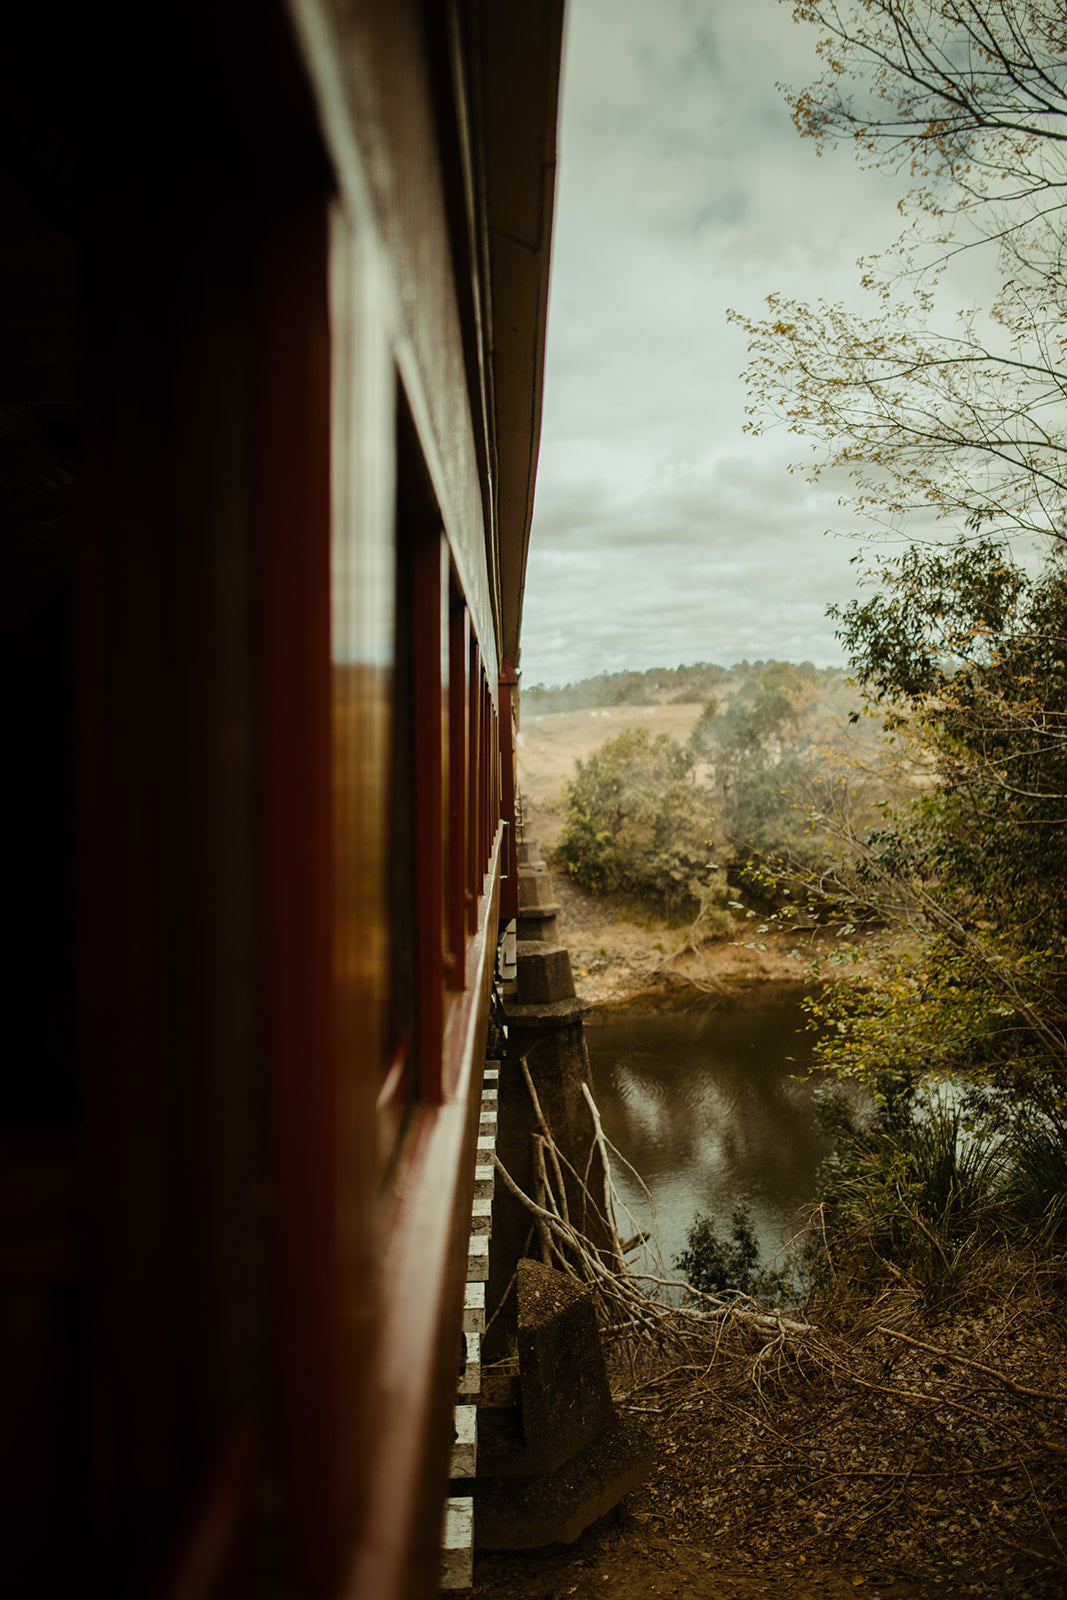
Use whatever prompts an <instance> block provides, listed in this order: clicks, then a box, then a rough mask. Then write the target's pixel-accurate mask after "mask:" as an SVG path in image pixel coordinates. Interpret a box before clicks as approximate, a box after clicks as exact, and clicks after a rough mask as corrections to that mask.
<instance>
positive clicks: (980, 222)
mask: <svg viewBox="0 0 1067 1600" xmlns="http://www.w3.org/2000/svg"><path fill="white" fill-rule="evenodd" d="M793 10H794V15H795V17H796V18H797V19H798V20H800V21H803V22H807V23H812V24H814V25H815V26H817V27H819V28H820V29H821V30H822V39H821V43H820V46H819V49H820V53H821V55H822V57H823V60H824V62H825V72H824V75H823V77H822V78H821V79H820V81H819V82H818V83H817V84H815V85H814V86H813V87H811V88H808V89H804V90H802V91H799V92H795V93H793V94H792V101H793V111H794V119H795V121H796V124H797V127H798V129H799V130H800V132H801V134H802V135H803V136H806V137H811V138H815V139H817V140H819V141H828V142H838V141H842V140H850V141H851V142H852V144H853V146H854V147H855V149H856V150H857V152H858V154H859V155H860V157H861V159H864V160H866V161H867V162H869V163H872V164H876V165H879V166H890V167H892V168H893V169H906V170H907V171H908V173H909V176H910V177H911V179H912V180H913V182H914V187H913V188H912V190H911V191H910V194H909V196H908V197H907V200H906V201H905V202H904V204H905V207H906V209H908V210H910V212H911V215H912V217H913V222H912V225H911V227H910V228H909V230H908V231H907V232H906V233H905V235H904V237H903V239H902V241H901V243H900V245H899V247H898V249H897V251H896V252H895V253H894V254H893V255H892V256H891V257H890V258H888V259H887V260H885V261H883V262H881V263H877V264H876V263H871V262H869V263H866V264H865V270H864V273H863V278H862V281H863V283H864V284H865V285H866V287H867V288H868V289H870V290H871V292H872V293H873V294H874V296H875V301H876V304H875V309H874V311H873V314H872V315H871V316H869V317H862V316H858V315H855V314H853V313H851V312H849V311H848V310H846V309H845V308H844V307H843V306H841V305H830V304H827V303H826V302H819V303H818V304H817V305H816V306H814V307H811V306H804V305H801V304H799V303H797V302H795V301H791V300H789V299H787V298H785V297H783V296H780V295H772V296H770V297H769V300H768V308H769V315H768V316H767V317H766V318H765V319H762V320H753V319H750V318H746V317H743V316H740V315H738V314H732V315H733V319H734V320H735V321H736V322H738V323H739V324H740V325H741V326H742V327H744V328H745V330H746V331H747V333H748V335H749V339H750V346H751V351H752V358H753V359H752V364H751V366H750V370H749V375H748V376H749V383H750V387H751V389H752V392H753V396H754V399H753V404H752V406H751V408H750V422H749V427H750V429H751V430H752V431H753V432H756V433H760V432H762V431H763V429H764V427H765V426H766V423H765V421H764V417H765V416H766V415H767V414H768V413H770V414H771V415H774V416H776V417H777V418H778V419H779V420H781V421H784V422H785V424H786V425H787V426H788V427H789V428H790V429H791V430H792V431H793V432H796V433H802V434H805V435H807V436H808V437H810V438H811V439H812V441H813V445H812V449H813V456H812V461H811V463H810V470H811V473H812V475H813V476H816V477H817V476H818V475H819V474H820V473H821V472H822V471H824V470H826V469H827V468H835V469H839V470H842V471H844V472H846V473H847V474H848V475H849V476H850V477H851V478H852V480H853V482H854V484H855V490H856V493H855V506H856V509H857V510H858V511H859V512H860V514H861V525H862V526H863V527H864V529H865V530H866V529H869V528H870V527H871V526H872V525H878V524H882V525H888V526H890V527H891V528H893V529H894V530H896V531H899V530H900V528H901V525H902V523H904V522H905V521H906V520H907V519H908V518H909V517H911V516H913V515H914V514H915V513H916V512H921V513H925V514H927V515H931V514H932V515H933V516H934V517H935V518H938V519H947V520H948V521H949V522H950V523H951V524H952V525H953V527H954V528H955V529H957V530H961V531H962V530H964V529H969V530H970V531H972V532H975V533H979V532H984V533H987V534H988V533H992V534H995V535H998V536H1011V535H1015V534H1019V533H1021V534H1026V535H1038V536H1040V537H1041V538H1042V539H1045V540H1049V541H1051V542H1052V543H1053V544H1054V545H1055V546H1057V547H1059V548H1063V546H1064V544H1065V542H1067V431H1065V418H1067V409H1065V404H1064V403H1065V401H1067V373H1065V367H1064V336H1065V327H1067V320H1065V318H1067V273H1065V267H1067V260H1065V251H1064V240H1063V225H1062V222H1063V216H1064V210H1065V207H1067V20H1065V18H1067V13H1065V12H1064V8H1063V7H1062V5H1061V4H1059V3H1058V0H981V3H979V0H853V3H852V4H848V5H837V4H834V3H828V4H823V3H808V0H801V3H798V4H795V5H794V7H793ZM978 248H991V249H992V250H994V251H995V252H996V254H997V257H998V260H999V269H1000V270H999V284H1000V288H999V293H998V294H997V295H996V297H995V300H994V303H993V304H992V306H991V307H989V308H988V310H987V309H986V308H981V309H976V310H971V311H967V312H964V313H962V314H961V315H958V316H948V315H947V314H946V313H945V312H944V311H943V310H942V309H940V307H939V299H938V293H937V280H938V276H939V273H940V271H941V270H942V269H943V268H944V266H945V264H946V262H947V261H948V260H950V259H951V257H952V256H953V255H954V254H956V253H957V252H959V251H961V250H973V249H978Z"/></svg>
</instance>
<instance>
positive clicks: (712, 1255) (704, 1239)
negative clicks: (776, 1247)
mask: <svg viewBox="0 0 1067 1600" xmlns="http://www.w3.org/2000/svg"><path fill="white" fill-rule="evenodd" d="M674 1267H675V1270H676V1271H678V1272H680V1273H681V1274H682V1277H683V1278H684V1279H685V1281H686V1282H687V1283H688V1284H691V1285H692V1287H693V1288H694V1289H696V1290H698V1291H699V1292H700V1293H701V1294H720V1293H722V1292H723V1291H724V1290H730V1289H733V1290H736V1291H738V1292H739V1293H740V1294H750V1295H761V1296H764V1297H771V1296H774V1295H775V1294H777V1293H779V1292H780V1291H781V1290H782V1289H783V1288H785V1287H786V1274H785V1272H784V1271H778V1270H773V1271H772V1270H771V1269H769V1268H767V1267H764V1266H762V1265H761V1264H760V1248H759V1241H758V1240H757V1238H756V1235H755V1233H754V1232H753V1231H752V1213H751V1212H750V1211H749V1208H748V1206H746V1205H744V1204H743V1203H741V1202H739V1203H738V1204H737V1205H736V1206H734V1209H733V1215H732V1217H731V1227H730V1237H729V1238H728V1239H725V1238H720V1237H719V1233H718V1230H717V1228H716V1224H715V1218H714V1217H709V1216H706V1215H705V1214H704V1213H703V1212H701V1211H698V1212H697V1214H696V1216H695V1217H694V1218H693V1221H692V1223H691V1224H690V1227H689V1230H688V1232H687V1234H686V1249H684V1250H683V1251H682V1252H681V1253H680V1254H679V1255H676V1256H675V1257H674Z"/></svg>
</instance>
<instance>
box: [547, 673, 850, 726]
mask: <svg viewBox="0 0 1067 1600" xmlns="http://www.w3.org/2000/svg"><path fill="white" fill-rule="evenodd" d="M773 665H775V663H774V662H771V661H747V660H746V661H736V662H734V664H733V665H732V666H729V667H723V666H719V665H718V664H717V663H716V662H714V661H697V662H695V663H694V664H693V665H692V666H690V667H684V666H683V667H649V668H648V670H647V672H634V671H625V672H601V673H598V674H597V676H596V677H594V678H580V679H578V681H577V682H576V683H567V684H564V685H563V686H562V687H559V688H556V687H552V686H549V685H545V684H543V683H535V684H533V685H532V686H531V687H530V688H527V687H526V686H525V685H524V686H523V690H522V711H523V714H524V715H525V716H527V717H537V716H548V715H550V714H551V713H553V712H557V711H591V710H594V709H595V710H599V709H601V708H603V707H611V706H663V705H674V706H677V705H694V704H696V703H697V702H698V701H704V700H707V699H708V698H709V697H710V696H711V695H714V694H720V693H724V694H726V695H729V694H731V693H732V692H734V691H736V690H738V689H742V688H744V687H746V686H748V685H752V684H758V682H759V680H760V678H761V676H762V674H763V673H764V672H765V671H766V670H767V668H768V667H770V666H773ZM792 670H793V671H794V672H795V673H796V674H797V676H798V677H800V678H803V679H805V680H806V681H808V682H811V683H816V684H820V685H828V684H830V683H839V682H841V681H843V679H844V676H845V675H844V672H843V670H842V669H841V668H840V667H821V668H820V667H815V666H812V664H811V662H810V661H802V662H800V664H799V665H795V666H792Z"/></svg>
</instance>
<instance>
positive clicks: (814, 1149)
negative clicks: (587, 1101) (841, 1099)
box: [586, 983, 830, 1266]
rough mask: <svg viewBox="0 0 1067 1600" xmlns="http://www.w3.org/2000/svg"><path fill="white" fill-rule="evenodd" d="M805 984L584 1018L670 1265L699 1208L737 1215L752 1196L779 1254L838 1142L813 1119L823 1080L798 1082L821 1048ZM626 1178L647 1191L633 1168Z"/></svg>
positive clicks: (597, 1076)
mask: <svg viewBox="0 0 1067 1600" xmlns="http://www.w3.org/2000/svg"><path fill="white" fill-rule="evenodd" d="M804 992H805V991H804V989H803V986H802V985H800V984H789V983H768V984H764V985H761V987H760V989H759V990H757V991H755V992H754V993H753V994H751V995H749V996H745V997H743V998H741V999H739V1000H722V1001H719V1002H717V1003H716V1004H715V1005H714V1006H713V1007H709V1008H708V1009H707V1010H700V1011H684V1012H673V1013H665V1014H662V1015H654V1016H636V1017H625V1018H610V1017H605V1018H597V1017H596V1016H594V1017H592V1018H591V1019H590V1020H589V1022H588V1023H587V1024H586V1038H587V1041H588V1045H589V1059H590V1063H591V1066H592V1074H593V1084H594V1091H595V1094H596V1099H597V1103H598V1105H599V1106H600V1111H601V1115H602V1117H603V1121H604V1129H605V1132H606V1133H607V1136H608V1138H609V1139H610V1140H611V1142H612V1143H613V1144H614V1145H616V1146H617V1148H618V1149H619V1150H620V1151H621V1152H622V1154H623V1155H624V1156H625V1157H626V1158H627V1160H628V1161H630V1162H632V1163H633V1165H634V1166H635V1167H636V1168H637V1170H638V1172H640V1174H641V1176H642V1177H643V1178H644V1180H645V1183H646V1184H647V1185H648V1187H649V1189H650V1190H651V1192H652V1196H653V1199H654V1200H655V1203H656V1210H657V1213H658V1218H659V1228H660V1238H661V1243H662V1249H663V1259H664V1261H665V1262H666V1263H667V1265H668V1266H669V1265H670V1263H671V1260H672V1258H673V1257H674V1256H675V1255H676V1254H677V1253H678V1251H679V1250H681V1249H684V1247H685V1239H686V1232H687V1230H688V1228H689V1225H690V1223H691V1222H692V1220H693V1216H694V1213H695V1212H697V1211H698V1210H699V1211H705V1212H710V1213H712V1214H713V1215H714V1216H715V1217H716V1218H717V1219H718V1221H719V1222H720V1224H722V1223H727V1224H728V1222H729V1218H730V1214H731V1212H732V1210H733V1208H734V1206H735V1204H736V1203H737V1201H738V1200H745V1201H747V1202H748V1203H749V1205H750V1208H751V1211H752V1220H753V1225H754V1227H755V1231H756V1233H757V1236H758V1237H759V1240H760V1243H761V1245H762V1247H763V1252H764V1257H765V1259H769V1258H770V1257H771V1256H773V1255H774V1254H775V1252H776V1251H778V1250H779V1249H780V1247H781V1246H782V1244H783V1243H784V1242H785V1241H786V1240H787V1239H788V1238H790V1237H791V1236H792V1234H793V1232H794V1231H795V1226H794V1224H795V1218H796V1213H797V1211H798V1208H799V1207H801V1206H803V1205H804V1204H805V1202H807V1201H810V1200H811V1199H812V1198H813V1196H814V1193H815V1173H816V1169H817V1168H818V1165H819V1163H820V1161H822V1159H823V1157H824V1156H825V1155H827V1154H828V1153H829V1149H830V1145H829V1141H828V1140H826V1139H825V1138H823V1137H822V1136H821V1135H820V1134H818V1133H817V1131H816V1128H815V1122H814V1117H813V1113H812V1098H813V1090H814V1087H815V1085H814V1083H813V1082H812V1081H810V1080H809V1081H806V1082H802V1081H799V1080H801V1079H803V1078H804V1077H805V1075H806V1074H807V1072H808V1070H809V1067H810V1063H811V1055H812V1038H811V1035H810V1034H809V1033H808V1032H806V1031H805V1022H806V1017H805V1013H804V1012H803V1010H802V1009H801V999H802V997H803V995H804ZM616 1185H617V1187H618V1188H619V1189H620V1191H621V1192H622V1194H623V1195H624V1197H625V1198H626V1200H627V1201H628V1203H633V1202H636V1201H637V1190H636V1188H635V1186H634V1185H633V1184H632V1182H628V1181H627V1179H626V1176H625V1174H623V1173H619V1174H616ZM645 1216H647V1212H642V1213H641V1214H640V1216H639V1220H641V1221H642V1222H644V1218H645ZM621 1226H622V1227H623V1229H625V1227H626V1224H625V1222H622V1223H621ZM720 1231H722V1229H720Z"/></svg>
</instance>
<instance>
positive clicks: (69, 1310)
mask: <svg viewBox="0 0 1067 1600" xmlns="http://www.w3.org/2000/svg"><path fill="white" fill-rule="evenodd" d="M560 4H561V0H523V3H522V4H519V3H518V0H514V3H512V0H504V3H501V0H422V3H420V0H353V3H344V4H342V3H341V0H288V3H286V4H283V3H282V0H260V3H259V4H257V5H252V4H248V3H240V0H232V3H222V4H210V5H209V4H204V3H201V4H196V3H193V4H187V5H184V6H182V7H169V6H162V7H155V6H151V7H146V6H137V5H133V4H132V3H131V4H128V5H118V4H113V5H105V6H103V7H86V6H79V5H75V4H74V3H73V0H60V3H58V4H56V5H53V6H51V7H46V6H40V5H39V6H28V5H23V6H21V7H19V9H18V12H17V14H16V16H15V18H14V19H13V20H11V21H10V24H9V26H8V27H7V29H6V37H5V41H4V44H3V49H2V54H0V183H2V184H3V192H4V213H5V218H6V225H5V232H4V238H3V242H2V244H0V289H2V293H0V307H2V309H0V322H2V325H3V333H2V343H0V384H2V392H0V508H2V513H3V546H2V549H3V566H2V572H3V603H2V611H0V630H2V631H0V647H2V656H0V659H2V664H3V672H2V681H3V689H2V710H3V726H2V734H0V737H2V739H3V750H4V756H5V771H6V776H5V780H4V785H3V789H4V807H5V817H4V821H5V826H4V828H3V830H2V845H0V849H2V873H3V878H2V882H3V891H4V918H3V921H4V930H5V931H4V948H3V952H2V961H0V968H2V970H0V982H2V986H3V1002H2V1009H3V1038H4V1046H3V1065H2V1073H0V1307H2V1313H0V1374H2V1378H0V1474H2V1482H0V1504H2V1505H3V1508H4V1510H3V1519H4V1535H3V1540H2V1542H0V1589H2V1590H3V1592H4V1594H5V1595H10V1596H12V1597H15V1596H19V1597H22V1596H25V1597H27V1600H35V1597H38V1596H45V1595H52V1594H62V1595H67V1594H71V1593H74V1592H78V1593H83V1594H84V1593H96V1592H100V1593H106V1594H107V1595H109V1596H114V1597H116V1600H119V1597H124V1596H131V1597H132V1596H137V1597H140V1596H173V1597H175V1600H177V1597H179V1596H180V1597H182V1600H193V1597H207V1596H223V1595H225V1596H240V1595H248V1596H260V1595H262V1596H266V1595H274V1594H285V1595H294V1596H297V1595H300V1596H304V1595H307V1596H312V1595H315V1596H319V1595H321V1596H339V1595H350V1596H353V1597H355V1596H358V1597H359V1600H375V1597H379V1596H381V1597H386V1596H401V1595H409V1594H429V1593H432V1592H433V1591H434V1589H435V1587H436V1575H437V1548H436V1546H437V1539H438V1534H439V1528H440V1512H441V1503H442V1499H443V1496H444V1493H445V1482H446V1478H447V1473H448V1455H449V1449H450V1443H451V1406H452V1401H453V1393H454V1382H455V1371H456V1362H457V1350H458V1347H459V1326H460V1317H461V1309H462V1287H463V1279H464V1276H465V1272H464V1266H465V1261H466V1249H467V1241H466V1229H467V1218H468V1217H469V1202H470V1194H471V1187H472V1184H473V1150H474V1143H475V1136H476V1131H477V1106H478V1102H479V1096H480V1073H481V1062H482V1057H483V1047H484V1038H485V1029H486V1015H487V1004H488V990H489V985H490V981H491V976H492V969H493V965H494V960H495V947H496V937H497V928H498V924H499V921H500V918H501V916H502V915H503V916H505V917H507V916H508V915H511V914H513V912H514V906H513V905H510V904H509V903H508V901H507V897H508V895H509V894H510V893H512V892H513V891H514V886H515V881H516V878H515V872H514V865H513V862H512V867H511V871H510V874H509V872H508V865H507V858H508V856H509V853H512V852H513V850H514V840H513V835H512V834H511V833H510V832H509V830H508V828H507V826H506V824H507V822H508V820H509V818H508V815H507V813H508V808H509V806H510V804H511V800H512V795H513V778H512V771H511V766H512V748H513V736H512V708H511V695H512V685H513V683H514V670H513V669H514V666H515V664H516V662H517V659H518V644H519V638H518V635H519V622H520V613H521V603H522V587H523V571H524V565H525V554H526V544H527V538H528V532H529V522H530V513H531V506H532V492H533V475H534V465H535V460H536V447H537V435H538V428H539V415H540V389H541V373H542V361H543V346H544V330H545V308H546V300H547V273H548V250H549V235H550V227H551V213H552V193H553V175H554V150H555V117H556V95H557V84H558V75H559V51H560V28H561V17H560ZM502 685H503V686H502ZM465 1212H466V1216H465Z"/></svg>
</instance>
